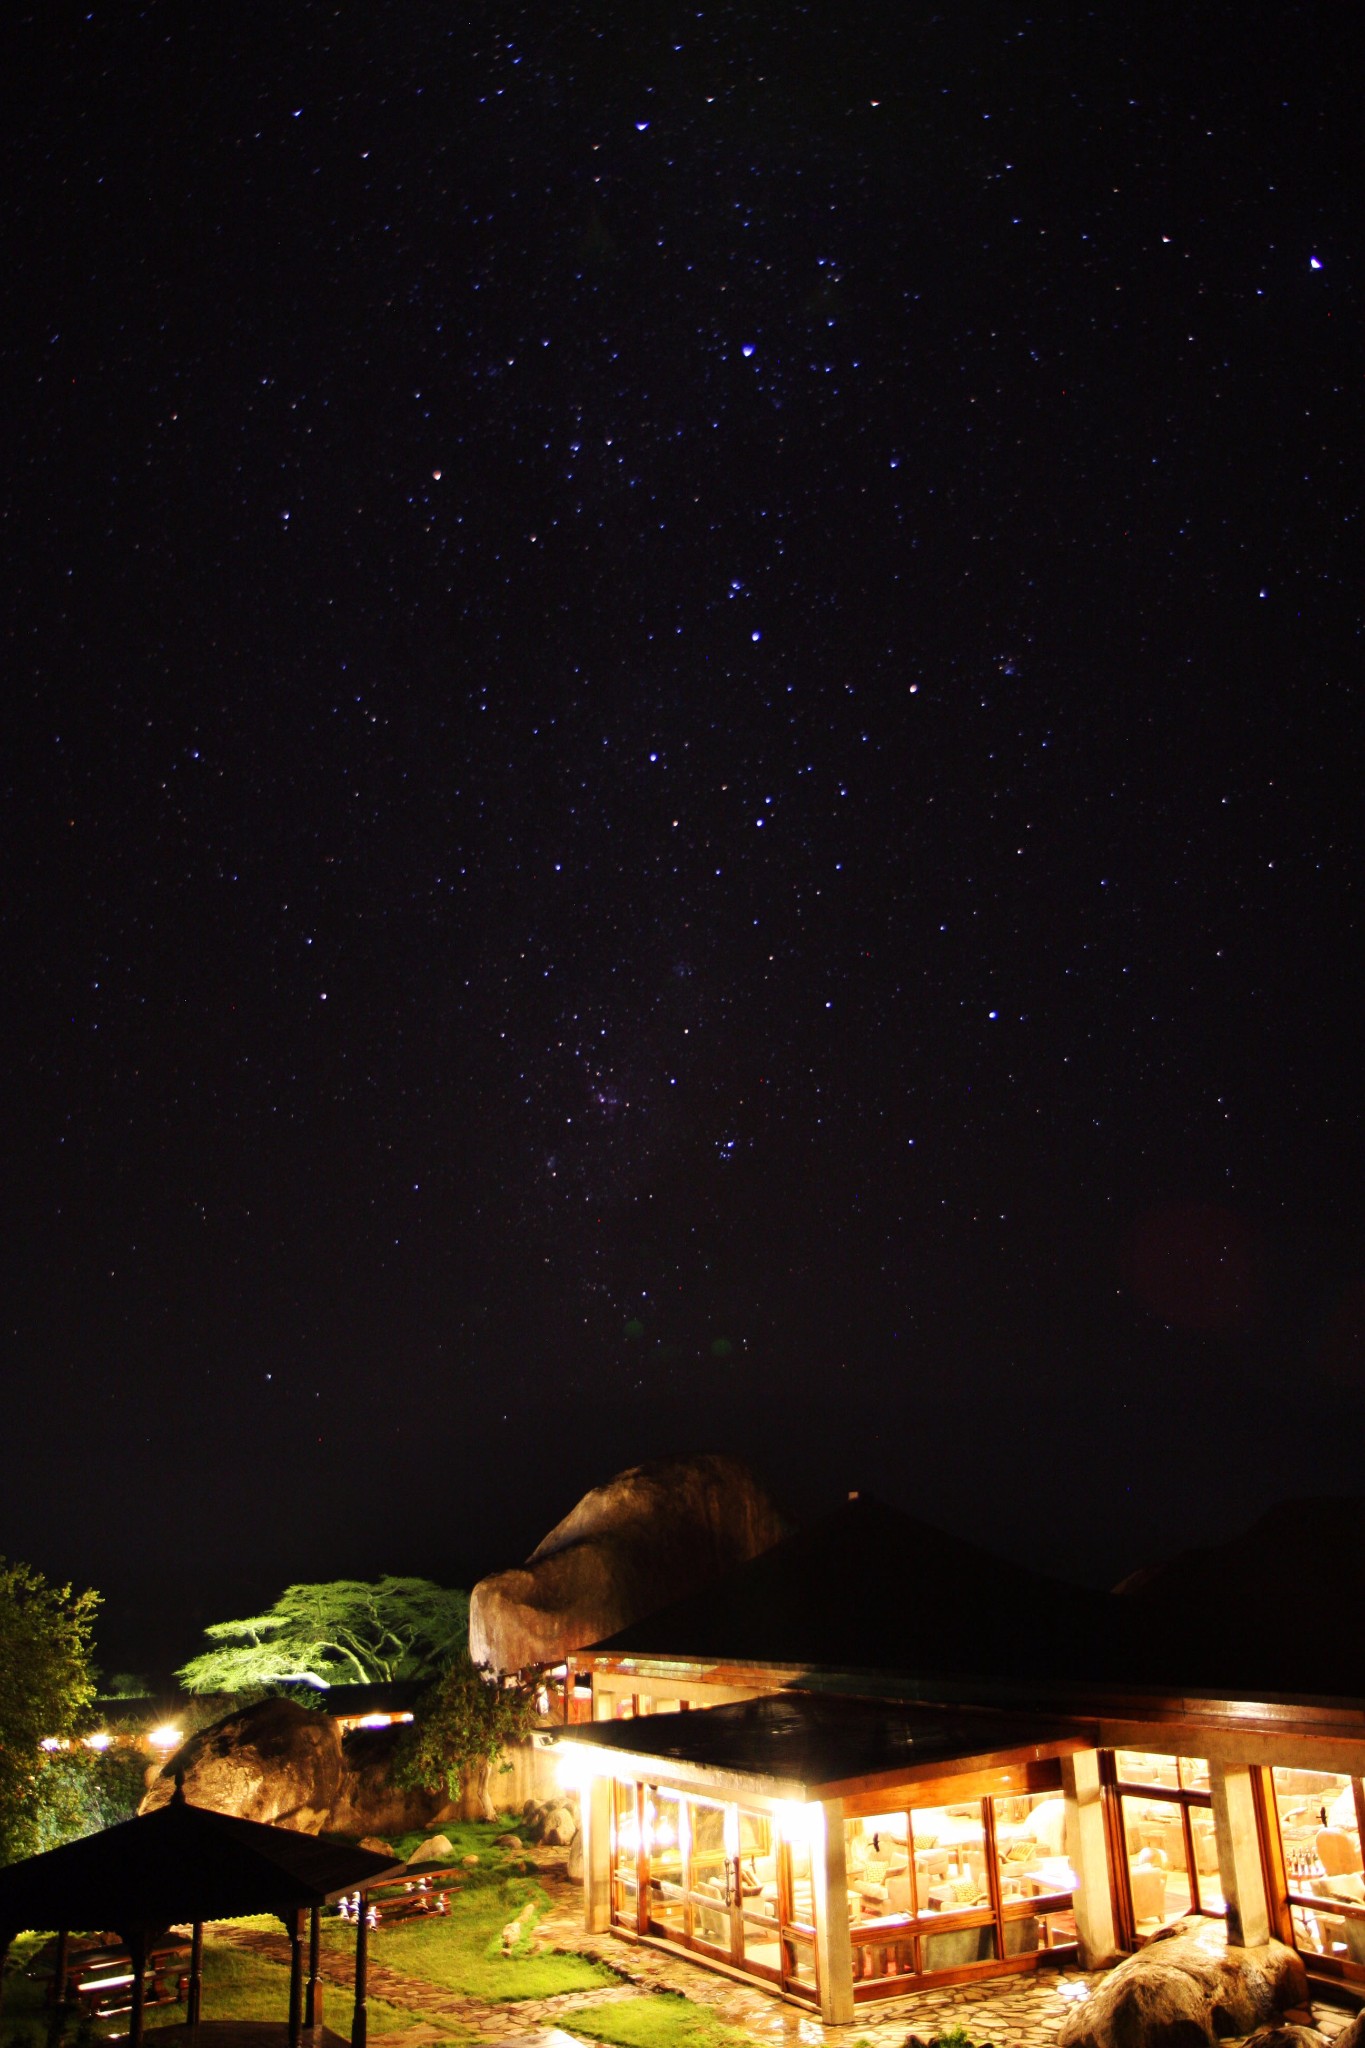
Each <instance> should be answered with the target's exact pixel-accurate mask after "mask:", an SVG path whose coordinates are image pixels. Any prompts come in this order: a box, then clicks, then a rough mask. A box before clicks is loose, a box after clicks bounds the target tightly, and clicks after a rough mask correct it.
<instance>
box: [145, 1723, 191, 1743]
mask: <svg viewBox="0 0 1365 2048" xmlns="http://www.w3.org/2000/svg"><path fill="white" fill-rule="evenodd" d="M147 1740H148V1742H150V1743H151V1745H152V1748H153V1749H179V1747H180V1745H181V1743H182V1742H183V1741H184V1740H185V1738H184V1736H183V1735H182V1734H181V1733H180V1730H179V1729H178V1728H173V1727H172V1726H171V1724H170V1722H169V1721H163V1722H162V1724H161V1726H160V1727H159V1728H153V1730H152V1732H151V1734H150V1735H149V1736H148V1737H147Z"/></svg>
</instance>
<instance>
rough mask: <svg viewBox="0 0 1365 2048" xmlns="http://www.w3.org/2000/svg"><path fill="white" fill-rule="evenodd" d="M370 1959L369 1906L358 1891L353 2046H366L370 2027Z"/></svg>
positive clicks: (352, 2022)
mask: <svg viewBox="0 0 1365 2048" xmlns="http://www.w3.org/2000/svg"><path fill="white" fill-rule="evenodd" d="M369 1960H370V1920H369V1908H368V1906H367V1905H366V1904H365V1894H364V1892H357V1893H356V1916H355V2015H354V2017H353V2019H352V2020H351V2048H365V2043H366V2038H367V2034H368V2028H369V2012H368V2010H367V2007H366V1994H365V1979H366V1976H367V1974H368V1970H369Z"/></svg>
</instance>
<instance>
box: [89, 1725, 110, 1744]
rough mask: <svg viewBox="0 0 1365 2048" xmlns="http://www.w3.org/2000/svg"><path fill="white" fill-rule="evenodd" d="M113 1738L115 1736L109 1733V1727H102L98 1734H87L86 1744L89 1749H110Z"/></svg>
mask: <svg viewBox="0 0 1365 2048" xmlns="http://www.w3.org/2000/svg"><path fill="white" fill-rule="evenodd" d="M113 1740H114V1738H113V1736H112V1735H111V1734H110V1733H109V1731H108V1729H107V1728H101V1729H100V1731H99V1733H98V1734H97V1735H87V1736H86V1738H85V1746H86V1748H87V1749H108V1748H109V1747H110V1745H111V1744H112V1742H113Z"/></svg>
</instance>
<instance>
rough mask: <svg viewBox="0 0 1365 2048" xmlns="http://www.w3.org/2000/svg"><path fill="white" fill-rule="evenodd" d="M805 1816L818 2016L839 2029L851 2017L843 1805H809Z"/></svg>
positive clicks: (829, 1801)
mask: <svg viewBox="0 0 1365 2048" xmlns="http://www.w3.org/2000/svg"><path fill="white" fill-rule="evenodd" d="M805 1811H806V1817H807V1819H808V1821H809V1824H810V1877H811V1890H812V1892H813V1894H814V1903H815V1968H816V1974H817V1976H818V1978H819V1983H820V2017H821V2019H822V2020H823V2021H824V2023H825V2025H826V2026H827V2027H845V2026H847V2025H848V2024H849V2023H850V2021H851V2020H852V2018H853V1935H852V1932H851V1930H850V1927H849V1919H848V1868H847V1864H846V1862H845V1858H844V1803H843V1801H842V1800H841V1799H825V1800H820V1801H812V1803H811V1804H810V1805H809V1806H808V1807H807V1808H806V1810H805Z"/></svg>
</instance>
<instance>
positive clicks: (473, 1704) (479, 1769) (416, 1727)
mask: <svg viewBox="0 0 1365 2048" xmlns="http://www.w3.org/2000/svg"><path fill="white" fill-rule="evenodd" d="M534 1721H535V1686H534V1685H533V1684H531V1683H528V1682H526V1681H522V1680H514V1679H503V1678H499V1677H498V1676H497V1675H496V1674H495V1673H493V1672H491V1671H489V1670H488V1669H487V1667H486V1666H485V1665H482V1664H476V1663H475V1662H474V1661H473V1659H472V1658H471V1656H470V1654H469V1651H468V1650H467V1649H462V1650H461V1651H460V1652H459V1653H458V1654H457V1655H456V1656H454V1657H453V1658H452V1659H451V1661H450V1663H449V1664H448V1665H447V1666H446V1669H445V1670H444V1671H443V1672H442V1673H441V1676H440V1677H439V1678H438V1679H437V1681H436V1683H435V1684H434V1685H433V1686H432V1687H431V1688H430V1689H429V1690H428V1691H427V1692H425V1693H423V1695H422V1698H421V1701H420V1703H419V1705H418V1708H417V1718H416V1721H415V1722H414V1724H413V1727H412V1729H411V1730H410V1731H409V1733H408V1735H407V1737H406V1739H405V1741H404V1745H403V1749H402V1752H401V1754H400V1757H399V1762H398V1778H399V1781H400V1783H402V1784H405V1785H421V1786H423V1787H425V1789H426V1790H427V1791H428V1792H442V1791H443V1792H446V1793H448V1794H449V1796H450V1797H451V1798H452V1799H456V1798H458V1797H459V1795H460V1792H461V1790H462V1789H463V1788H464V1787H465V1786H466V1785H467V1784H468V1783H470V1782H473V1783H475V1784H476V1785H477V1787H478V1790H479V1794H480V1797H481V1800H482V1804H483V1809H484V1812H485V1814H486V1815H488V1816H490V1817H491V1815H492V1812H493V1806H492V1802H491V1800H490V1798H489V1796H488V1781H489V1778H490V1775H491V1772H492V1768H493V1765H494V1764H495V1763H497V1761H498V1759H499V1757H500V1756H501V1754H502V1750H503V1747H504V1745H505V1744H507V1743H509V1742H518V1741H520V1740H521V1738H522V1737H523V1736H525V1735H526V1734H527V1733H528V1731H529V1730H530V1728H531V1727H532V1725H533V1724H534Z"/></svg>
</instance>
